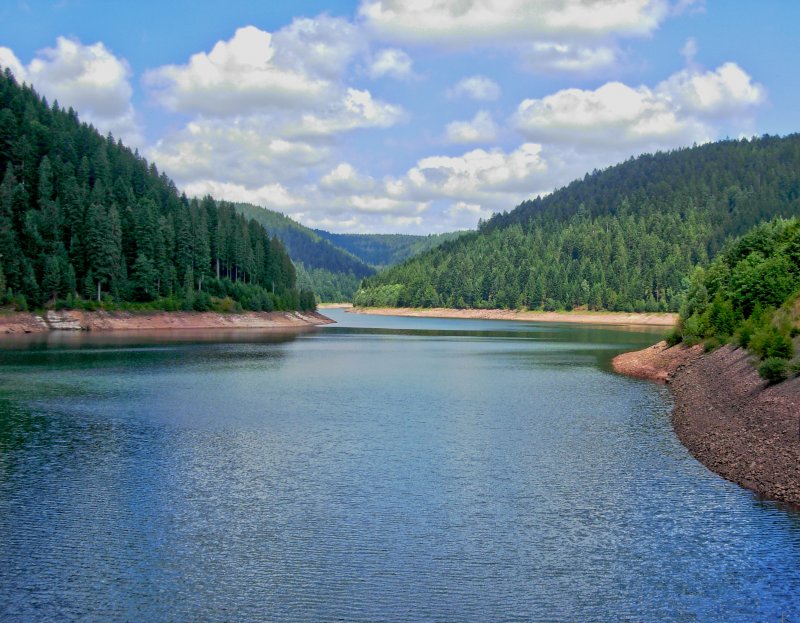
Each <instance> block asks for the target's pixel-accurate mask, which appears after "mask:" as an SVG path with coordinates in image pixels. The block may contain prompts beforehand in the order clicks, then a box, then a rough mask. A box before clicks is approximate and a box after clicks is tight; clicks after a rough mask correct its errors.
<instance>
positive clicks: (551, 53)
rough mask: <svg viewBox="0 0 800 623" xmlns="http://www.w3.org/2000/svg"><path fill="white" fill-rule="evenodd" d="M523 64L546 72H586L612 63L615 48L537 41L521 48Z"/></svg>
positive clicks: (616, 54)
mask: <svg viewBox="0 0 800 623" xmlns="http://www.w3.org/2000/svg"><path fill="white" fill-rule="evenodd" d="M522 57H523V64H524V65H525V66H526V67H527V68H529V69H532V70H538V71H547V72H588V71H596V70H598V69H601V68H603V67H609V66H611V65H613V64H614V63H615V62H616V60H617V57H618V51H617V49H616V48H614V47H612V46H609V45H600V46H596V47H589V46H578V45H574V44H571V43H554V42H537V43H532V44H530V45H529V46H527V47H523V48H522Z"/></svg>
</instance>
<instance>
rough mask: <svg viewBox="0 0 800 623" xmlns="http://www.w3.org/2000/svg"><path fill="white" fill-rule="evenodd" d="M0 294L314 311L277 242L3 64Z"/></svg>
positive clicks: (18, 298)
mask: <svg viewBox="0 0 800 623" xmlns="http://www.w3.org/2000/svg"><path fill="white" fill-rule="evenodd" d="M0 171H2V172H3V178H2V182H1V183H0V286H2V287H1V288H0V294H1V295H2V296H3V298H4V300H5V301H6V302H13V303H14V304H15V305H16V306H17V307H18V308H27V307H37V308H38V307H42V306H52V305H54V306H59V307H84V308H96V307H97V306H99V305H102V306H105V307H109V306H111V307H113V306H115V305H121V304H122V305H124V304H138V305H140V306H145V307H151V308H162V309H197V310H206V309H219V310H221V311H222V310H231V311H232V310H236V309H242V308H244V309H250V310H264V311H271V310H273V309H312V308H313V307H314V306H315V302H314V296H313V294H312V293H311V292H308V291H299V290H298V289H297V288H296V275H295V270H294V267H293V265H292V263H291V260H290V259H289V257H288V255H287V254H286V251H285V249H284V247H283V245H282V244H281V243H280V241H279V240H278V239H277V238H275V237H270V235H269V234H268V233H267V231H266V230H265V229H264V228H263V227H262V226H261V225H260V224H259V223H257V222H256V221H254V220H252V219H246V218H245V217H244V216H242V215H240V214H238V213H237V212H236V210H235V207H234V206H233V204H230V203H226V202H218V201H215V200H214V199H213V198H211V197H205V198H203V199H191V200H190V199H188V198H187V197H186V196H185V195H182V194H180V193H179V192H178V191H177V189H176V187H175V185H174V183H173V182H172V181H171V180H170V179H169V178H168V177H167V176H166V175H164V174H163V173H159V171H158V169H157V168H156V166H155V164H152V163H148V162H147V161H146V160H145V159H144V158H142V157H141V156H140V155H139V154H138V152H136V151H131V150H130V149H129V148H127V147H125V146H124V145H123V144H122V143H121V141H118V140H116V139H115V138H114V137H113V136H112V135H110V134H109V135H108V136H106V137H103V136H102V135H100V134H99V133H98V132H97V131H96V130H95V129H94V128H93V127H92V126H91V125H88V124H86V123H81V122H80V120H79V119H78V116H77V114H76V113H75V111H74V110H73V109H71V108H69V109H67V110H65V109H63V108H61V107H60V106H59V104H58V102H53V104H52V105H50V104H49V103H48V102H47V100H46V99H45V98H44V97H41V96H39V95H38V94H37V93H36V92H35V91H34V89H33V88H32V87H30V86H27V85H19V84H18V83H17V82H16V80H15V78H14V77H13V75H12V74H11V72H10V71H8V70H6V71H5V72H4V73H2V74H0Z"/></svg>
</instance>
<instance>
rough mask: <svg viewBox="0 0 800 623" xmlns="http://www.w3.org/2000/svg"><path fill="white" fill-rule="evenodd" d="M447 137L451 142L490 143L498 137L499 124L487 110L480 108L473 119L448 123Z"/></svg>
mask: <svg viewBox="0 0 800 623" xmlns="http://www.w3.org/2000/svg"><path fill="white" fill-rule="evenodd" d="M446 137H447V140H448V141H449V142H451V143H488V142H490V141H493V140H495V138H497V126H496V125H495V123H494V120H493V119H492V116H491V115H490V114H489V113H488V112H487V111H485V110H479V111H478V112H477V113H476V114H475V116H474V117H473V118H472V120H471V121H453V122H452V123H448V124H447V129H446Z"/></svg>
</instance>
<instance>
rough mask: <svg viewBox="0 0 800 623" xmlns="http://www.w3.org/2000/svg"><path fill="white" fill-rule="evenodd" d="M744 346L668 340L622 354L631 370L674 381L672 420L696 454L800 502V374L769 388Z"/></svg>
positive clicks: (618, 366)
mask: <svg viewBox="0 0 800 623" xmlns="http://www.w3.org/2000/svg"><path fill="white" fill-rule="evenodd" d="M750 359H751V357H750V355H749V354H748V353H747V352H746V351H745V350H743V349H737V348H733V347H731V346H725V347H723V348H720V349H718V350H716V351H714V352H712V353H707V354H703V353H702V351H700V350H699V348H698V347H695V348H694V349H687V348H684V347H681V346H677V347H674V348H667V347H666V344H665V343H663V342H662V343H661V344H657V345H656V346H653V347H650V348H648V349H644V350H643V351H638V352H635V353H625V354H624V355H620V356H619V357H617V358H615V359H614V361H613V366H614V369H615V370H617V371H618V372H621V373H623V374H628V375H631V376H637V377H639V378H650V379H653V380H659V381H662V382H667V383H668V384H669V386H670V388H671V390H672V392H673V394H674V396H675V409H674V411H673V413H672V424H673V427H674V429H675V432H676V434H677V435H678V438H679V439H680V440H681V442H682V443H683V444H684V445H685V446H686V447H687V448H688V449H689V451H690V452H691V453H692V455H693V456H694V457H695V458H696V459H697V460H698V461H700V462H701V463H703V465H705V466H706V467H708V468H709V469H710V470H712V471H714V472H716V473H717V474H719V475H720V476H722V477H724V478H726V479H728V480H731V481H733V482H735V483H738V484H739V485H741V486H743V487H746V488H747V489H750V490H752V491H754V492H755V493H757V494H758V495H759V496H761V497H763V498H767V499H773V500H778V501H781V502H785V503H788V504H790V505H793V506H800V378H795V379H791V380H789V381H785V382H783V383H780V384H778V385H772V386H768V385H767V384H766V382H765V381H763V380H762V379H761V378H760V377H759V376H758V373H757V372H756V369H755V368H754V367H753V365H752V363H751V361H750Z"/></svg>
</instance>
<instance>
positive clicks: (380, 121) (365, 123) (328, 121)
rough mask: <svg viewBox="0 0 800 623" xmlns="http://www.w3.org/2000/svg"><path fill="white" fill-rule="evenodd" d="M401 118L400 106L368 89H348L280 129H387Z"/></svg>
mask: <svg viewBox="0 0 800 623" xmlns="http://www.w3.org/2000/svg"><path fill="white" fill-rule="evenodd" d="M403 117H404V112H403V109H402V108H401V107H400V106H395V105H393V104H388V103H386V102H382V101H380V100H376V99H374V98H373V97H372V94H371V93H370V92H369V91H366V90H363V91H362V90H359V89H353V88H348V89H347V91H346V92H345V94H344V96H343V97H342V99H341V100H340V101H338V102H335V103H333V104H332V105H331V106H329V107H328V109H327V110H325V111H322V112H313V113H307V114H304V115H302V117H301V120H300V122H299V123H296V124H290V125H289V126H287V127H286V128H285V130H284V131H285V132H286V133H288V134H289V135H292V136H317V137H324V136H330V135H332V134H338V133H341V132H348V131H350V130H356V129H358V128H388V127H390V126H393V125H394V124H396V123H397V122H399V121H400V120H402V119H403Z"/></svg>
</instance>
